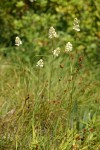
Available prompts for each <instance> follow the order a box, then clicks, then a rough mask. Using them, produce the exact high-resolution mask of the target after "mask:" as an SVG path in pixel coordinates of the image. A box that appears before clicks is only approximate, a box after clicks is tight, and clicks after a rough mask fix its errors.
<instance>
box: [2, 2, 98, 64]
mask: <svg viewBox="0 0 100 150" xmlns="http://www.w3.org/2000/svg"><path fill="white" fill-rule="evenodd" d="M31 1H32V0H19V1H18V0H11V1H7V0H0V47H1V49H2V47H7V50H8V49H9V47H14V40H15V37H16V36H19V37H20V38H21V39H22V41H23V45H24V46H25V53H26V54H28V56H30V54H31V55H32V51H34V52H36V53H41V52H44V53H45V52H47V51H48V45H49V40H48V30H49V27H50V26H54V27H55V28H56V31H57V32H58V34H59V39H58V43H57V45H58V46H63V48H64V45H65V44H66V42H68V41H71V42H72V43H73V45H74V47H75V48H77V50H79V51H84V53H85V54H86V56H87V57H88V58H89V60H91V62H93V63H99V61H100V57H99V56H100V54H99V52H100V51H99V49H100V0H88V1H84V0H81V1H77V0H33V2H31ZM75 17H77V18H78V19H79V20H80V29H81V31H80V32H79V33H76V32H75V31H73V20H74V18H75ZM24 46H22V47H23V48H22V49H23V50H24Z"/></svg>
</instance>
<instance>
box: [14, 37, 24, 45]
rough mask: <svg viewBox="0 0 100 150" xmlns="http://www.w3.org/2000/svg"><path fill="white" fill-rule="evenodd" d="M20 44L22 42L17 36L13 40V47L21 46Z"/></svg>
mask: <svg viewBox="0 0 100 150" xmlns="http://www.w3.org/2000/svg"><path fill="white" fill-rule="evenodd" d="M21 44H22V41H21V40H20V38H19V37H18V36H17V37H16V38H15V45H17V46H19V45H21Z"/></svg>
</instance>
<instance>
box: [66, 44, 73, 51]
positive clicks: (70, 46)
mask: <svg viewBox="0 0 100 150" xmlns="http://www.w3.org/2000/svg"><path fill="white" fill-rule="evenodd" d="M72 49H73V46H72V44H71V43H70V42H68V43H67V44H66V46H65V52H69V51H72Z"/></svg>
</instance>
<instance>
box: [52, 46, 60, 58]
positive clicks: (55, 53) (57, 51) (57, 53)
mask: <svg viewBox="0 0 100 150" xmlns="http://www.w3.org/2000/svg"><path fill="white" fill-rule="evenodd" d="M59 54H60V48H59V47H57V48H56V49H55V50H54V51H53V55H54V56H55V57H58V56H59Z"/></svg>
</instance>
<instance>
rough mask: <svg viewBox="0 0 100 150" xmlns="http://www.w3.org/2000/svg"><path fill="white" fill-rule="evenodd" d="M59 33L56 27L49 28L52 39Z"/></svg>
mask: <svg viewBox="0 0 100 150" xmlns="http://www.w3.org/2000/svg"><path fill="white" fill-rule="evenodd" d="M57 37H58V35H57V33H56V31H55V29H54V27H50V29H49V38H50V39H52V38H57Z"/></svg>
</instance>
